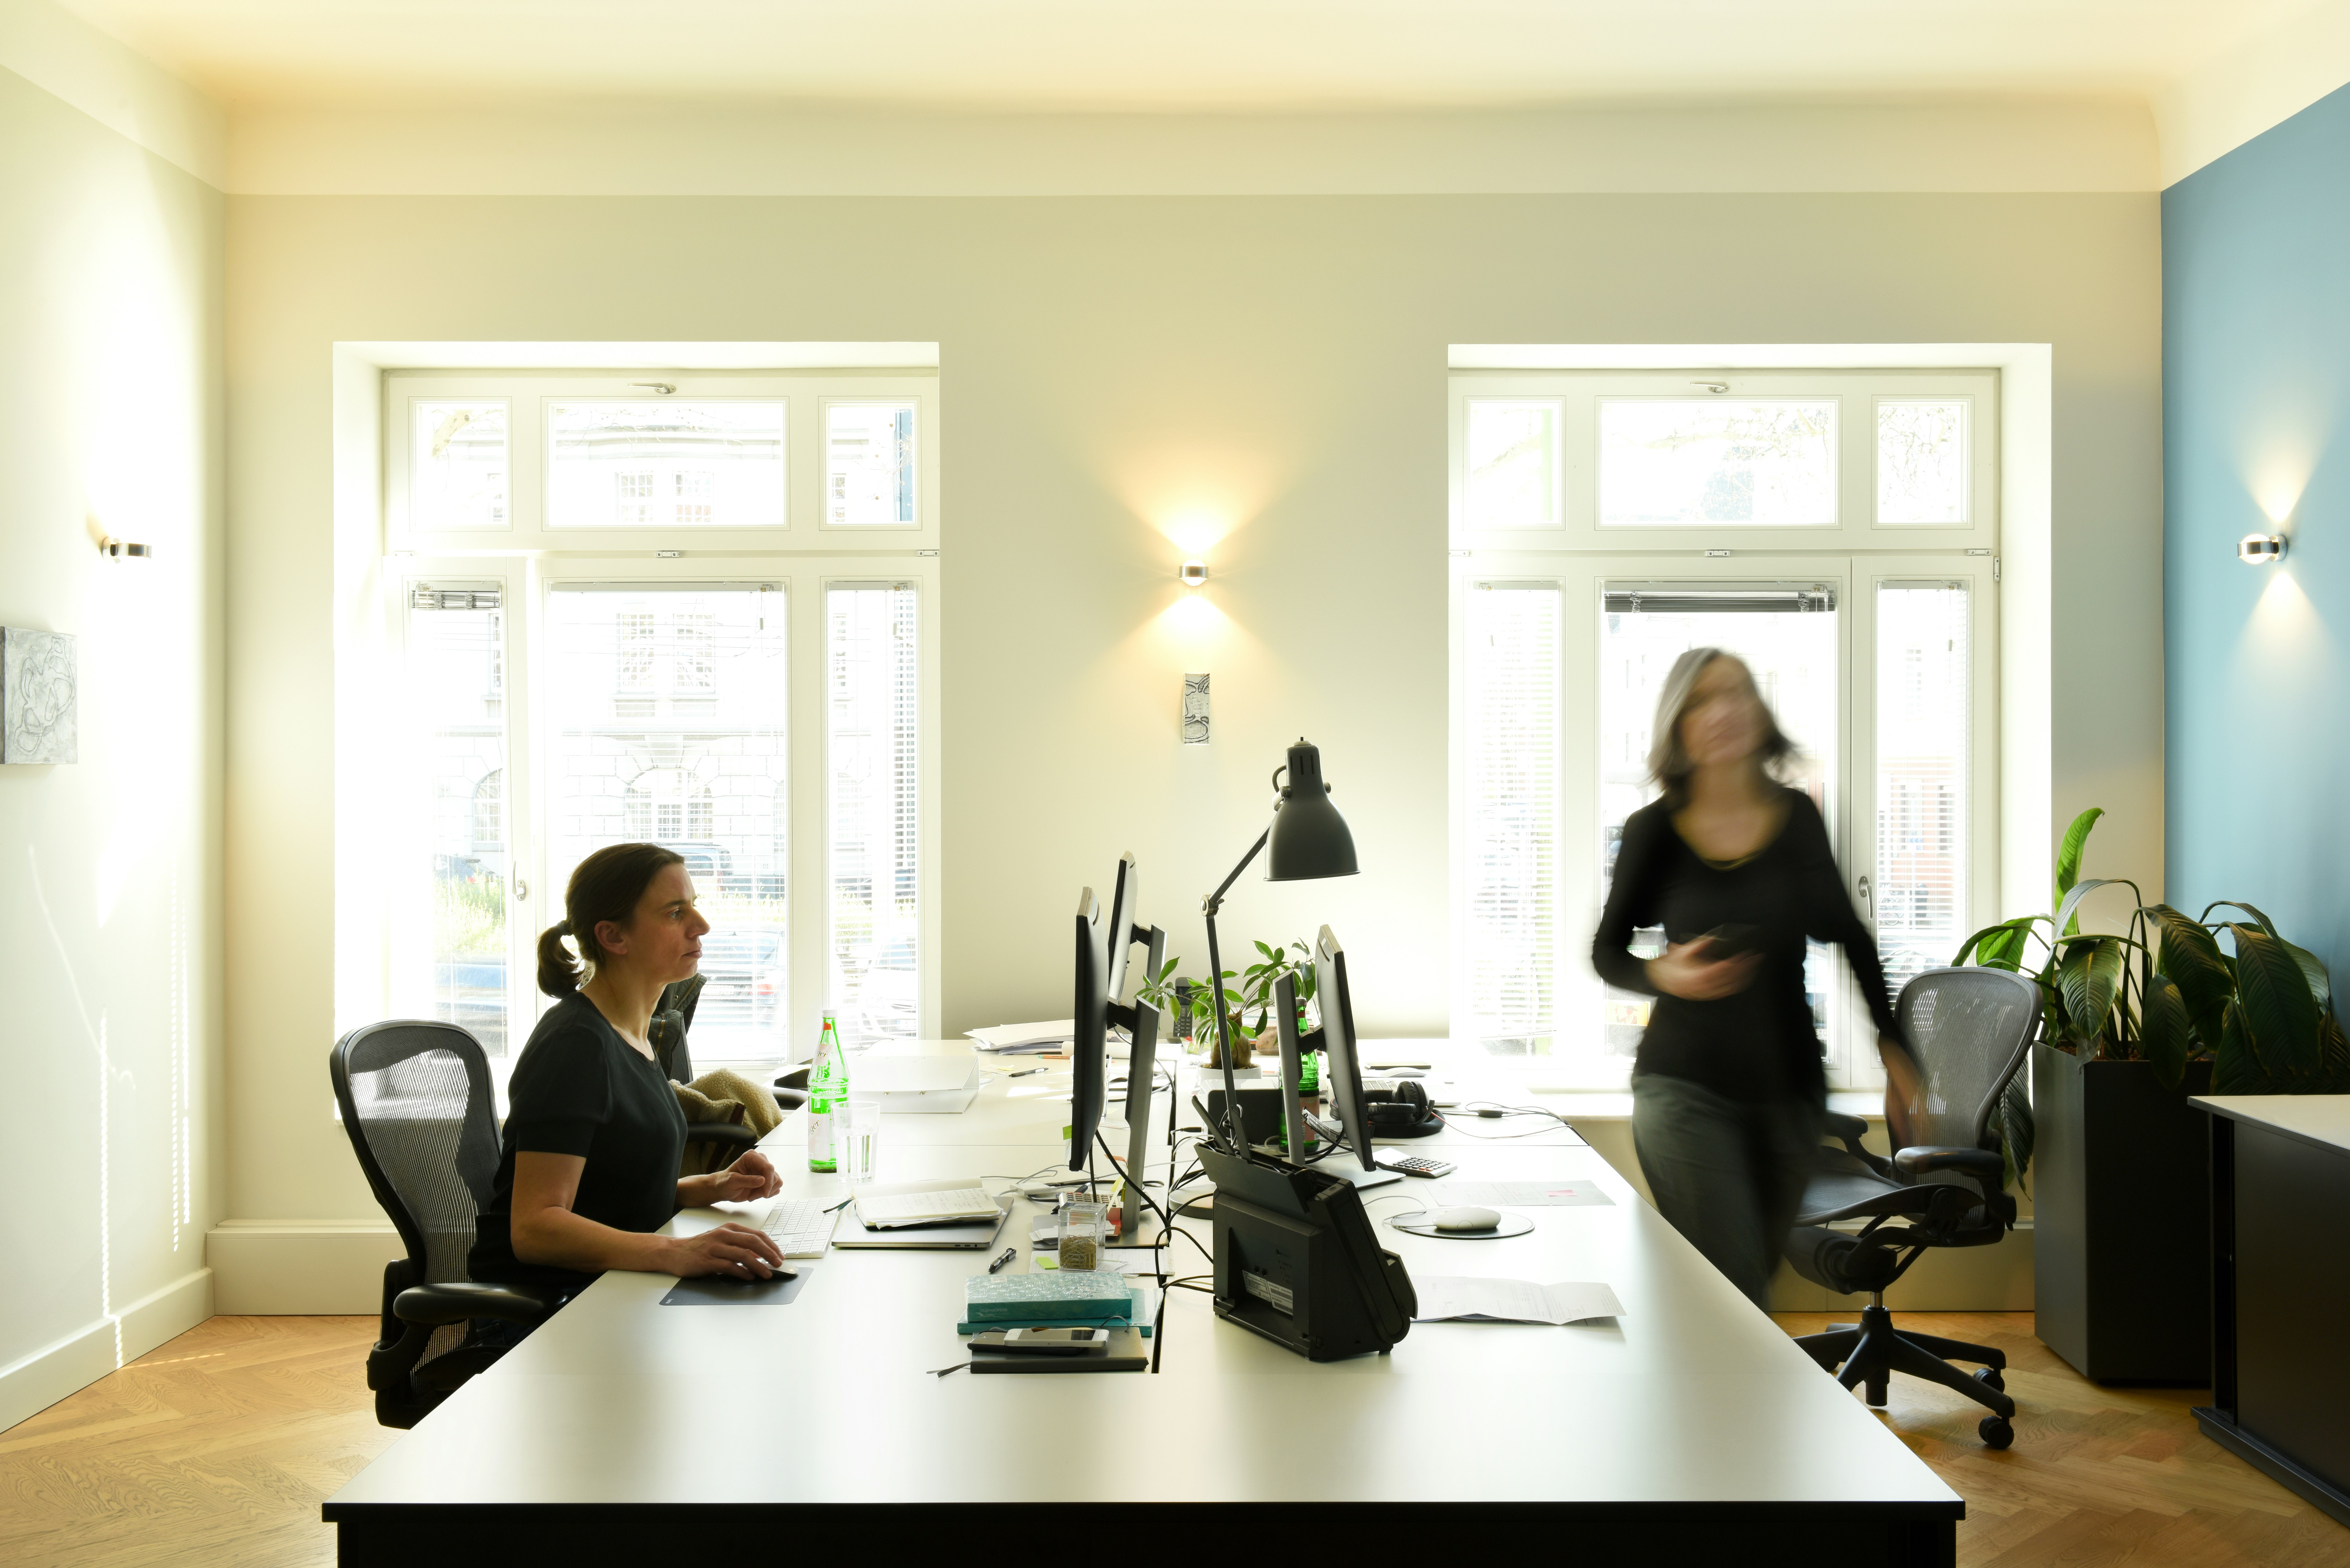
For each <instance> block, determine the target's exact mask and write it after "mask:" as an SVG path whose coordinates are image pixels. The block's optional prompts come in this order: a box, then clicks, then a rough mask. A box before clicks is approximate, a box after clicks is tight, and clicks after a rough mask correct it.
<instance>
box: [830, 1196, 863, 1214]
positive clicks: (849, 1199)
mask: <svg viewBox="0 0 2350 1568" xmlns="http://www.w3.org/2000/svg"><path fill="white" fill-rule="evenodd" d="M856 1201H857V1195H856V1194H855V1193H853V1192H852V1193H850V1194H849V1195H848V1196H847V1197H846V1198H844V1199H841V1200H840V1201H839V1202H837V1203H836V1204H834V1205H833V1206H832V1207H831V1208H829V1209H827V1210H825V1212H826V1213H827V1214H837V1213H839V1212H840V1211H841V1210H844V1209H846V1208H847V1207H848V1206H849V1205H850V1204H852V1203H854V1202H856Z"/></svg>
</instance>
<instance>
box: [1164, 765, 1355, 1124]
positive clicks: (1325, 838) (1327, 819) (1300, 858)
mask: <svg viewBox="0 0 2350 1568" xmlns="http://www.w3.org/2000/svg"><path fill="white" fill-rule="evenodd" d="M1284 772H1285V773H1287V774H1289V782H1288V783H1287V784H1283V783H1282V782H1281V775H1282V774H1284ZM1273 784H1274V789H1275V790H1277V791H1278V792H1279V798H1278V799H1276V800H1275V801H1274V803H1273V821H1272V823H1271V824H1270V825H1268V826H1266V828H1265V830H1264V831H1263V833H1260V834H1258V835H1257V836H1256V842H1255V843H1254V844H1252V845H1250V846H1249V851H1248V853H1247V854H1246V855H1243V856H1242V857H1241V863H1240V864H1239V865H1237V866H1235V867H1232V875H1231V876H1229V877H1225V878H1224V879H1223V881H1222V884H1221V885H1219V886H1218V888H1216V890H1215V891H1214V892H1212V893H1211V894H1209V895H1208V896H1207V898H1204V899H1203V900H1201V905H1200V908H1201V911H1202V912H1203V913H1204V914H1205V915H1206V916H1207V918H1208V974H1209V977H1210V979H1211V982H1212V983H1213V984H1214V986H1215V988H1216V1047H1217V1050H1218V1052H1219V1054H1222V1057H1223V1063H1224V1116H1223V1125H1222V1127H1220V1128H1218V1129H1217V1130H1218V1133H1219V1135H1220V1137H1222V1143H1223V1147H1224V1152H1225V1153H1227V1154H1230V1155H1232V1156H1234V1157H1236V1158H1247V1155H1248V1144H1247V1141H1246V1135H1245V1134H1244V1132H1243V1125H1242V1122H1241V1115H1240V1096H1239V1093H1238V1091H1237V1089H1236V1088H1235V1086H1234V1084H1233V1081H1232V1023H1231V1021H1230V1020H1229V1019H1228V1018H1227V1017H1226V1016H1225V1012H1224V961H1223V955H1222V953H1221V952H1219V951H1218V950H1217V948H1216V912H1217V911H1218V910H1220V909H1222V908H1223V907H1224V895H1225V894H1226V893H1228V892H1230V891H1231V890H1232V884H1233V883H1235V882H1237V881H1239V880H1240V877H1241V873H1242V872H1243V871H1245V870H1247V869H1248V868H1249V862H1250V861H1252V860H1254V859H1255V858H1256V857H1257V852H1258V851H1259V850H1261V849H1265V848H1267V847H1270V848H1271V850H1272V853H1271V854H1270V855H1269V856H1268V857H1266V863H1265V868H1264V879H1265V880H1266V881H1268V882H1313V881H1318V880H1320V879H1321V878H1323V877H1352V876H1353V875H1355V872H1356V869H1357V867H1356V865H1355V836H1354V835H1353V834H1351V833H1349V832H1347V819H1346V818H1345V817H1343V816H1340V815H1338V808H1337V807H1336V806H1335V805H1331V804H1330V786H1329V785H1328V784H1324V783H1323V782H1322V753H1321V750H1320V748H1318V747H1316V746H1314V745H1311V744H1309V743H1307V742H1306V741H1305V739H1304V738H1303V737H1300V738H1299V740H1298V742H1297V743H1296V744H1295V745H1294V746H1292V747H1290V748H1289V761H1288V763H1286V764H1284V766H1283V767H1279V768H1275V769H1274V771H1273Z"/></svg>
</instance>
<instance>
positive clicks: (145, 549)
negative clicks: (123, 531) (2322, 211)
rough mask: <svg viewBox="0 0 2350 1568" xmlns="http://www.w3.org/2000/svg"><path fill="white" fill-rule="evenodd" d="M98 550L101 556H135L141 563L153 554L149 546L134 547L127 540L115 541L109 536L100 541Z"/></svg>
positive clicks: (153, 550) (152, 549)
mask: <svg viewBox="0 0 2350 1568" xmlns="http://www.w3.org/2000/svg"><path fill="white" fill-rule="evenodd" d="M98 548H99V553H100V554H102V555H108V556H137V557H138V558H139V559H140V560H142V561H143V560H145V559H146V558H147V557H148V556H152V555H153V554H154V553H155V548H154V546H153V545H134V544H132V543H131V542H130V540H128V539H117V538H115V537H114V536H113V535H108V536H107V537H106V538H105V539H103V540H101V541H100V542H99V546H98Z"/></svg>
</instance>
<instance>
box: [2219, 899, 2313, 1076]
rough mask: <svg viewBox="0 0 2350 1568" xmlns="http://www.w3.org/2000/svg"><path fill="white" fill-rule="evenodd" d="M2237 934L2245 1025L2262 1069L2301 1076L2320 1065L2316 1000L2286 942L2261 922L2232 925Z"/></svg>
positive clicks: (2230, 928) (2237, 962) (2237, 952)
mask: <svg viewBox="0 0 2350 1568" xmlns="http://www.w3.org/2000/svg"><path fill="white" fill-rule="evenodd" d="M2228 929H2229V930H2230V931H2232V932H2233V933H2234V934H2235V938H2236V982H2237V988H2238V994H2239V995H2240V996H2241V998H2242V1001H2243V1021H2244V1029H2245V1032H2246V1033H2248V1034H2249V1035H2250V1036H2251V1043H2252V1050H2253V1052H2254V1054H2257V1055H2258V1057H2259V1058H2260V1063H2261V1066H2262V1069H2263V1070H2264V1071H2265V1072H2266V1073H2267V1074H2268V1075H2270V1076H2272V1077H2298V1076H2301V1075H2303V1074H2309V1073H2314V1072H2316V1071H2317V1068H2318V1055H2319V1050H2320V1046H2319V1042H2318V1023H2319V1021H2320V1013H2319V1011H2318V1006H2317V998H2316V997H2314V996H2313V995H2311V994H2310V990H2309V981H2307V980H2305V979H2304V978H2303V976H2302V972H2301V965H2299V964H2298V963H2295V962H2294V961H2293V955H2292V954H2291V953H2289V952H2287V951H2285V944H2284V943H2283V942H2282V941H2281V940H2278V939H2277V938H2275V937H2273V936H2271V935H2270V934H2269V933H2268V932H2267V931H2265V930H2262V929H2261V928H2260V927H2258V926H2248V925H2233V926H2230V927H2229V928H2228Z"/></svg>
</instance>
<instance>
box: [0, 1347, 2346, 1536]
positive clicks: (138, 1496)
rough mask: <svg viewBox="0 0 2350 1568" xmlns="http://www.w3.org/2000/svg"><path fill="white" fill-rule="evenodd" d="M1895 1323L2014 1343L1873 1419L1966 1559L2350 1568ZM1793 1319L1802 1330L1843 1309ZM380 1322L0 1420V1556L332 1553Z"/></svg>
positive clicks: (366, 1425) (2246, 1492) (2183, 1432)
mask: <svg viewBox="0 0 2350 1568" xmlns="http://www.w3.org/2000/svg"><path fill="white" fill-rule="evenodd" d="M1899 1321H1900V1322H1902V1323H1904V1324H1910V1325H1912V1326H1915V1327H1916V1328H1918V1329H1919V1330H1921V1331H1923V1332H1925V1333H1928V1334H1947V1335H1949V1336H1950V1337H1951V1338H1954V1339H1967V1340H1972V1341H1974V1342H1976V1343H1978V1344H1988V1345H1997V1346H1999V1347H2000V1348H2001V1349H2002V1350H2004V1351H2006V1352H2007V1355H2008V1374H2007V1386H2008V1391H2009V1392H2010V1393H2011V1394H2012V1395H2014V1396H2015V1398H2016V1402H2017V1404H2018V1405H2019V1406H2021V1407H2022V1408H2021V1411H2020V1413H2019V1415H2018V1417H2017V1419H2016V1438H2015V1447H2013V1448H2012V1449H2008V1450H2007V1451H2006V1452H2004V1453H1993V1452H1991V1451H1990V1450H1988V1449H1984V1448H1983V1447H1982V1445H1981V1443H1980V1442H1979V1441H1977V1440H1976V1438H1975V1421H1976V1419H1977V1416H1976V1410H1975V1407H1974V1406H1972V1405H1971V1404H1969V1403H1968V1402H1967V1401H1965V1400H1964V1399H1961V1398H1960V1397H1958V1396H1957V1395H1955V1394H1950V1393H1946V1392H1944V1391H1943V1390H1941V1389H1939V1388H1936V1387H1933V1386H1929V1385H1927V1384H1923V1383H1919V1382H1918V1381H1916V1380H1915V1379H1913V1378H1906V1377H1896V1378H1895V1379H1894V1380H1893V1386H1892V1403H1891V1404H1890V1405H1889V1406H1888V1407H1887V1409H1886V1410H1885V1411H1884V1413H1883V1414H1882V1416H1881V1417H1879V1418H1880V1419H1882V1420H1884V1421H1885V1422H1886V1424H1887V1426H1889V1427H1891V1428H1893V1429H1894V1431H1895V1432H1897V1433H1898V1434H1899V1435H1900V1438H1901V1440H1902V1441H1903V1442H1905V1443H1907V1444H1908V1446H1909V1447H1910V1449H1912V1450H1914V1451H1915V1452H1916V1453H1917V1454H1918V1457H1919V1458H1921V1459H1924V1460H1925V1461H1926V1462H1927V1463H1928V1464H1929V1465H1931V1466H1933V1467H1934V1469H1935V1470H1936V1471H1938V1472H1939V1474H1940V1475H1941V1476H1942V1477H1943V1479H1945V1480H1948V1481H1949V1482H1950V1486H1951V1487H1952V1489H1953V1490H1956V1491H1958V1492H1959V1493H1960V1495H1961V1496H1962V1497H1964V1498H1965V1499H1966V1500H1967V1519H1966V1522H1965V1523H1963V1524H1961V1525H1960V1527H1959V1562H1960V1564H1961V1565H1962V1568H2026V1565H2032V1568H2038V1565H2041V1564H2047V1565H2050V1568H2104V1565H2106V1564H2114V1565H2116V1568H2174V1565H2175V1568H2230V1565H2233V1564H2260V1565H2262V1568H2333V1565H2337V1564H2338V1565H2340V1568H2350V1530H2345V1529H2344V1528H2343V1527H2342V1526H2340V1525H2338V1524H2336V1523H2334V1521H2333V1520H2331V1519H2329V1518H2328V1517H2326V1516H2325V1515H2324V1514H2323V1513H2321V1512H2319V1511H2317V1510H2316V1509H2314V1508H2312V1507H2310V1506H2309V1505H2308V1504H2307V1503H2304V1502H2303V1501H2301V1500H2300V1499H2299V1498H2297V1497H2295V1496H2294V1495H2293V1493H2291V1492H2289V1491H2287V1490H2285V1489H2284V1488H2282V1487H2281V1486H2279V1485H2277V1484H2276V1483H2275V1482H2274V1481H2272V1480H2269V1479H2268V1478H2267V1477H2266V1476H2264V1475H2262V1474H2261V1473H2260V1472H2259V1471H2257V1470H2255V1469H2251V1467H2250V1466H2248V1465H2246V1464H2244V1463H2242V1462H2241V1461H2240V1460H2239V1459H2236V1458H2235V1457H2234V1456H2233V1455H2231V1454H2230V1453H2228V1452H2227V1451H2225V1450H2224V1449H2220V1448H2219V1447H2217V1446H2216V1445H2214V1444H2212V1443H2211V1442H2210V1441H2209V1440H2207V1439H2206V1438H2204V1437H2203V1436H2202V1434H2201V1433H2199V1431H2197V1430H2196V1428H2195V1421H2194V1417H2191V1416H2189V1414H2188V1411H2189V1407H2192V1406H2193V1405H2195V1404H2197V1403H2198V1402H2199V1401H2200V1400H2201V1399H2203V1398H2204V1397H2205V1396H2204V1395H2202V1394H2201V1393H2199V1392H2197V1391H2195V1390H2191V1389H2180V1388H2100V1387H2098V1386H2095V1384H2092V1383H2090V1382H2088V1381H2086V1380H2085V1379H2084V1378H2083V1377H2081V1376H2079V1375H2078V1374H2076V1373H2074V1371H2073V1369H2072V1368H2070V1367H2068V1366H2065V1365H2064V1363H2063V1362H2062V1361H2059V1360H2058V1359H2057V1358H2056V1356H2055V1355H2054V1353H2052V1352H2051V1351H2049V1350H2048V1349H2047V1347H2045V1346H2044V1345H2042V1344H2041V1343H2040V1342H2039V1341H2038V1340H2036V1339H2034V1338H2033V1336H2032V1315H2031V1314H2029V1313H1968V1314H1922V1313H1921V1314H1914V1315H1913V1314H1903V1315H1902V1317H1901V1318H1900V1319H1899ZM1779 1322H1780V1324H1781V1325H1782V1326H1783V1327H1784V1328H1785V1329H1786V1330H1787V1332H1788V1333H1790V1334H1810V1333H1813V1332H1814V1331H1816V1330H1818V1329H1820V1328H1823V1327H1825V1326H1826V1324H1827V1323H1828V1322H1829V1319H1828V1317H1827V1316H1826V1315H1825V1314H1784V1315H1783V1316H1781V1317H1780V1319H1779ZM374 1332H375V1320H374V1319H372V1318H361V1317H308V1318H303V1317H216V1318H213V1320H212V1321H211V1322H209V1323H207V1324H203V1325H202V1326H201V1327H199V1328H196V1329H193V1330H191V1331H190V1332H189V1333H187V1334H182V1335H181V1336H180V1337H179V1338H177V1339H175V1340H173V1341H172V1343H171V1344H169V1345H164V1346H163V1347H162V1348H161V1349H160V1350H157V1351H156V1352H154V1353H153V1354H152V1355H146V1356H142V1357H141V1358H140V1359H139V1360H137V1361H134V1362H132V1363H131V1364H130V1366H126V1367H124V1368H123V1369H122V1370H121V1371H120V1372H117V1373H115V1374H113V1375H112V1376H109V1377H106V1378H104V1379H102V1380H101V1381H99V1382H98V1383H96V1384H93V1385H92V1386H89V1387H88V1388H86V1389H84V1390H82V1391H81V1392H80V1393H78V1394H77V1395H75V1396H73V1397H71V1398H69V1399H67V1400H64V1401H63V1402H61V1403H59V1404H57V1405H55V1406H52V1407H50V1408H48V1409H47V1410H44V1411H42V1412H41V1413H40V1414H39V1415H37V1416H36V1417H33V1418H32V1419H31V1420H28V1421H26V1422H25V1423H23V1424H22V1425H20V1426H17V1427H14V1428H10V1429H8V1430H7V1431H5V1432H0V1562H5V1563H8V1564H10V1565H11V1568H18V1565H21V1568H118V1565H120V1568H131V1565H141V1568H143V1565H145V1564H151V1563H202V1564H213V1563H219V1564H226V1565H232V1568H295V1565H297V1564H299V1565H303V1568H308V1565H311V1564H325V1563H332V1562H333V1561H334V1555H335V1542H334V1534H333V1532H332V1531H331V1530H329V1529H328V1527H327V1526H326V1525H325V1524H323V1523H321V1522H320V1521H319V1519H318V1503H319V1501H321V1500H322V1499H324V1498H325V1497H326V1496H327V1494H328V1493H329V1492H331V1491H333V1490H335V1489H336V1488H337V1487H338V1486H340V1485H341V1484H342V1482H343V1480H344V1479H345V1478H346V1477H348V1476H350V1475H351V1474H353V1473H355V1472H356V1471H357V1470H359V1468H360V1467H362V1466H363V1465H365V1464H366V1463H367V1462H368V1461H369V1459H372V1458H374V1457H375V1456H376V1455H377V1454H379V1453H380V1452H382V1451H383V1450H384V1449H385V1448H387V1447H389V1446H390V1443H391V1441H392V1440H393V1438H395V1437H396V1436H397V1434H396V1433H393V1432H390V1431H388V1430H386V1429H385V1428H381V1427H379V1426H377V1425H376V1424H375V1409H374V1406H373V1403H372V1401H371V1399H370V1397H369V1394H368V1391H367V1386H366V1383H365V1380H364V1378H363V1377H362V1376H361V1373H360V1362H361V1360H362V1359H363V1358H364V1356H365V1355H366V1354H367V1346H368V1343H369V1340H370V1339H371V1338H372V1337H373V1334H374ZM1855 1397H1857V1396H1855ZM1824 1561H1825V1559H1824Z"/></svg>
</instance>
